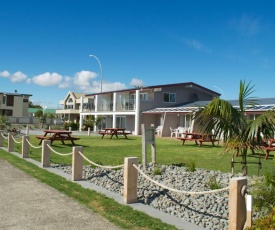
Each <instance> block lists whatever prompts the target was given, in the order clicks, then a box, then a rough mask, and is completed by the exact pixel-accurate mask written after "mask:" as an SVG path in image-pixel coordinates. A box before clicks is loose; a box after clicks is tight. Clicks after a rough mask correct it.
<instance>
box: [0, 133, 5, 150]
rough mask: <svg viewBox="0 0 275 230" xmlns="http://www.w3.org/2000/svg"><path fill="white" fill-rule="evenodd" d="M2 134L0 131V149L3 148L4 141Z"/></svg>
mask: <svg viewBox="0 0 275 230" xmlns="http://www.w3.org/2000/svg"><path fill="white" fill-rule="evenodd" d="M2 135H3V132H2V131H0V147H3V141H4V138H3V136H2Z"/></svg>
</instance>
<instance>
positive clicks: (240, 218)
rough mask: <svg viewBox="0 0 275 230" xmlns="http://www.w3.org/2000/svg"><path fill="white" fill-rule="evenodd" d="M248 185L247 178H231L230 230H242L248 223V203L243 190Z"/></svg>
mask: <svg viewBox="0 0 275 230" xmlns="http://www.w3.org/2000/svg"><path fill="white" fill-rule="evenodd" d="M246 185H247V179H246V178H245V177H236V178H231V179H230V183H229V220H228V223H229V230H242V229H243V228H244V225H245V222H246V203H245V195H244V194H242V189H243V188H244V186H246Z"/></svg>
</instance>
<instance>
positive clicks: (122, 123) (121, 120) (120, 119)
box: [116, 116, 126, 129]
mask: <svg viewBox="0 0 275 230" xmlns="http://www.w3.org/2000/svg"><path fill="white" fill-rule="evenodd" d="M116 126H117V128H124V129H125V128H126V117H125V116H117V117H116Z"/></svg>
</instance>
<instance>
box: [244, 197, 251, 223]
mask: <svg viewBox="0 0 275 230" xmlns="http://www.w3.org/2000/svg"><path fill="white" fill-rule="evenodd" d="M252 202H253V201H252V196H251V195H247V196H246V223H245V228H250V227H251V226H252V216H253V211H252V206H253V203H252Z"/></svg>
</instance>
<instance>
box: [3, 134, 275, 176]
mask: <svg viewBox="0 0 275 230" xmlns="http://www.w3.org/2000/svg"><path fill="white" fill-rule="evenodd" d="M79 137H80V138H81V139H80V140H78V141H76V144H77V145H80V146H83V152H84V155H85V156H87V157H88V158H89V159H90V160H91V161H94V162H96V163H100V164H103V165H120V164H123V161H124V158H125V157H138V159H139V162H140V163H141V161H142V158H141V137H140V136H129V137H128V138H129V139H125V138H123V137H119V138H115V137H114V138H113V139H112V140H109V139H108V138H106V137H105V138H104V139H101V136H84V135H83V136H79ZM30 142H31V143H32V144H33V145H36V146H37V145H38V142H39V141H38V140H37V139H36V138H35V136H30ZM67 143H69V142H67ZM4 146H7V143H6V141H4ZM147 147H148V151H147V152H148V156H147V158H148V162H151V149H150V145H148V146H147ZM52 148H53V149H54V150H56V151H58V152H61V153H69V152H71V151H72V145H70V144H66V145H62V144H61V142H59V141H56V142H54V143H53V145H52ZM15 151H16V152H21V144H17V143H15ZM156 152H157V154H156V159H157V163H158V164H165V165H171V164H182V163H183V164H184V163H186V162H188V161H190V160H191V161H195V163H196V167H197V168H204V169H209V170H220V171H222V172H231V158H232V155H233V152H232V153H225V152H224V149H223V147H222V146H221V144H220V145H219V146H215V147H212V146H211V144H210V143H204V144H203V145H202V147H200V148H199V147H198V146H197V145H195V143H194V142H190V141H186V142H185V145H183V146H182V144H181V141H179V140H177V139H175V138H157V139H156ZM259 155H260V156H261V163H262V169H261V170H260V174H261V175H262V174H264V172H265V171H266V170H270V169H272V167H273V165H274V161H273V153H272V152H271V154H270V157H269V159H268V160H264V159H263V158H264V155H265V154H264V153H263V152H262V153H260V154H259ZM259 155H258V154H257V155H251V154H250V153H249V155H248V158H247V161H248V163H249V164H248V175H257V174H258V164H257V163H258V157H259ZM30 157H31V158H33V159H35V160H37V161H40V160H41V149H35V148H32V147H30ZM235 161H236V162H240V161H241V157H237V158H235ZM51 162H52V163H54V164H71V156H66V157H63V156H59V155H57V154H55V153H51ZM84 163H86V164H87V162H84ZM239 172H241V164H235V173H239Z"/></svg>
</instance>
